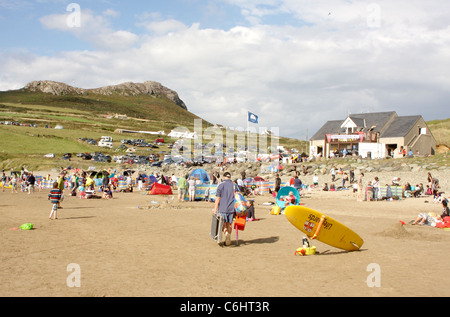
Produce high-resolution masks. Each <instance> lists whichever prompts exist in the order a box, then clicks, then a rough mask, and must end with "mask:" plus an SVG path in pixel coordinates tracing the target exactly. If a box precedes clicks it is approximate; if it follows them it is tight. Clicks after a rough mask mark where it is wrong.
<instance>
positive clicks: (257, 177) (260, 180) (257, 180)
mask: <svg viewBox="0 0 450 317" xmlns="http://www.w3.org/2000/svg"><path fill="white" fill-rule="evenodd" d="M255 182H265V180H264V178H262V177H260V176H256V177H255Z"/></svg>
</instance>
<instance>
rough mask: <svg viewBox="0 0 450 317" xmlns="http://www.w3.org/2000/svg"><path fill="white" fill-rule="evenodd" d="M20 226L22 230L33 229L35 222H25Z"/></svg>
mask: <svg viewBox="0 0 450 317" xmlns="http://www.w3.org/2000/svg"><path fill="white" fill-rule="evenodd" d="M19 228H20V229H21V230H31V229H33V224H32V223H24V224H23V225H21V226H20V227H19Z"/></svg>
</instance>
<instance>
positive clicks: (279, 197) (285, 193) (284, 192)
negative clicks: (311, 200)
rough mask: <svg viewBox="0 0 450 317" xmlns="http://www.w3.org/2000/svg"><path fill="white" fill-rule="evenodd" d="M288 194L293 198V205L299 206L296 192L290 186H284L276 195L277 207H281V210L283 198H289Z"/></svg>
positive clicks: (298, 195) (298, 196) (298, 197)
mask: <svg viewBox="0 0 450 317" xmlns="http://www.w3.org/2000/svg"><path fill="white" fill-rule="evenodd" d="M289 192H292V193H293V194H294V196H295V204H296V205H298V204H300V194H299V193H298V190H297V189H295V188H294V187H291V186H285V187H281V188H280V190H279V191H278V194H277V205H278V207H281V209H283V208H284V203H285V201H284V200H283V198H284V197H285V196H289Z"/></svg>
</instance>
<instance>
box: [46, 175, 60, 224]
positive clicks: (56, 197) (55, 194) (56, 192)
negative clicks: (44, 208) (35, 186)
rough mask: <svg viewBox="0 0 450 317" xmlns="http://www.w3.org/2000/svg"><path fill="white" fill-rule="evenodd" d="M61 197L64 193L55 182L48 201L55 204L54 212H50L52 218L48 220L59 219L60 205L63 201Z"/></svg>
mask: <svg viewBox="0 0 450 317" xmlns="http://www.w3.org/2000/svg"><path fill="white" fill-rule="evenodd" d="M61 195H62V191H61V189H59V188H58V183H57V182H54V183H53V188H52V189H51V190H50V193H49V194H48V199H49V200H50V202H51V203H52V204H53V206H52V211H51V212H50V216H49V217H48V219H52V216H53V219H58V217H57V215H56V213H57V211H58V204H59V202H60V200H61Z"/></svg>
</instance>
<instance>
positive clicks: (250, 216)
mask: <svg viewBox="0 0 450 317" xmlns="http://www.w3.org/2000/svg"><path fill="white" fill-rule="evenodd" d="M246 205H247V221H254V220H256V218H255V207H254V202H253V200H247V201H246Z"/></svg>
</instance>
